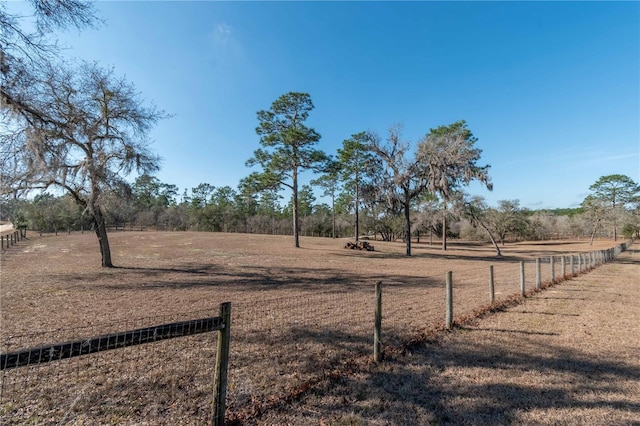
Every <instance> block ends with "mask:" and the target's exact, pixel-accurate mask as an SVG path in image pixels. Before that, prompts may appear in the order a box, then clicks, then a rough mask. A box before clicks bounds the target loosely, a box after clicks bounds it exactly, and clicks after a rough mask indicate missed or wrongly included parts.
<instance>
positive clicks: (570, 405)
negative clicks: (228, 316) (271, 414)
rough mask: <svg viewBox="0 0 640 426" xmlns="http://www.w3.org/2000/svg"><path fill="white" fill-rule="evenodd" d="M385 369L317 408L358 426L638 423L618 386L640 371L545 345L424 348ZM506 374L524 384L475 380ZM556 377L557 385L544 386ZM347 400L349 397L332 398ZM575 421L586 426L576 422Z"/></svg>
mask: <svg viewBox="0 0 640 426" xmlns="http://www.w3.org/2000/svg"><path fill="white" fill-rule="evenodd" d="M494 331H495V330H494ZM505 332H509V333H511V332H512V331H510V330H505ZM387 362H388V364H387V365H384V364H383V365H382V367H380V368H378V369H374V370H373V371H370V374H368V375H367V376H366V378H364V379H360V378H358V376H351V377H343V378H341V380H340V381H337V382H334V383H333V384H331V385H327V386H326V387H325V388H323V389H321V390H319V391H316V392H319V396H318V397H317V400H319V401H327V403H326V405H321V406H315V407H314V408H315V409H316V410H318V411H319V412H322V413H333V416H334V419H337V420H339V419H344V418H347V417H349V416H351V417H353V413H356V418H358V420H359V421H362V423H354V424H366V423H367V422H368V421H373V420H375V421H378V422H382V423H381V424H477V425H480V424H521V423H523V422H525V423H526V422H527V420H523V418H522V415H523V414H524V415H527V413H531V412H535V411H538V410H541V411H544V410H549V412H554V411H557V410H571V412H572V413H576V412H580V410H581V409H589V410H599V413H597V414H595V416H599V415H603V416H605V417H607V418H608V419H610V420H611V421H612V422H613V423H616V419H617V422H618V424H621V423H619V422H620V421H622V422H623V423H625V424H627V423H626V422H629V421H630V420H629V419H633V418H635V419H638V418H640V417H639V416H640V402H638V401H637V400H636V401H634V399H633V398H631V399H629V398H626V399H625V395H627V392H628V389H629V388H628V387H627V388H624V387H622V386H620V385H619V384H620V383H622V382H627V383H629V382H631V383H633V382H634V381H636V382H637V381H638V380H640V369H639V368H635V367H631V366H629V365H625V364H622V363H618V362H615V361H600V360H593V359H590V356H589V355H587V354H581V353H579V352H577V351H567V350H565V349H564V348H561V347H554V346H548V345H544V346H542V345H541V346H540V347H539V348H537V350H536V351H534V352H533V353H531V352H530V351H527V350H522V351H518V350H517V348H511V349H510V350H508V351H507V352H506V353H505V348H504V346H503V345H500V344H492V343H491V342H487V343H485V344H482V345H479V346H474V347H469V346H468V345H465V344H464V342H462V343H455V344H447V345H446V346H444V347H437V346H436V347H434V346H433V345H426V344H425V345H420V346H416V347H413V352H412V353H411V354H409V355H406V356H399V357H398V358H394V359H389V360H387ZM387 362H385V363H387ZM505 370H511V371H513V372H514V374H515V375H516V377H521V375H523V374H526V376H524V377H525V378H524V379H523V380H521V381H518V380H501V379H498V378H497V379H496V380H495V381H493V382H489V383H488V382H487V381H486V380H484V381H483V380H476V379H474V376H476V377H477V375H482V376H487V377H491V376H493V373H492V372H493V371H495V372H496V376H497V377H504V371H505ZM529 374H531V375H529ZM551 376H553V377H554V378H553V379H551V380H549V381H546V380H545V378H546V377H551ZM529 377H530V379H529V380H531V381H528V380H527V378H529ZM558 377H561V380H562V383H558V381H557V380H559V379H558ZM536 380H538V382H536ZM342 392H344V393H345V395H346V396H345V397H342V398H340V397H336V396H335V394H336V393H338V394H340V393H342ZM358 394H362V395H364V397H363V398H362V400H358V398H355V399H354V398H351V397H350V395H351V396H353V395H358ZM335 401H339V403H335ZM295 410H296V408H295V407H294V408H293V409H292V412H295ZM532 415H533V416H535V414H532ZM566 415H567V411H565V412H564V416H565V417H557V418H556V419H555V421H561V422H564V421H567V420H568V417H566ZM582 415H583V416H590V415H593V413H591V414H584V413H582ZM541 416H544V414H541ZM559 416H563V413H562V412H560V414H559ZM542 418H543V417H540V418H539V419H538V420H541V419H542ZM587 418H589V417H583V418H582V420H583V421H584V420H586V419H587ZM593 418H594V417H591V419H593ZM595 418H598V417H595ZM603 418H604V417H603ZM529 421H531V422H533V420H532V419H531V418H529ZM573 421H574V422H575V423H576V424H580V423H581V420H580V419H579V418H574V419H573ZM549 422H550V423H554V420H549ZM543 423H546V422H543ZM628 424H635V423H633V422H631V423H628Z"/></svg>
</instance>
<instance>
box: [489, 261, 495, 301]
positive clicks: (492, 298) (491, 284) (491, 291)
mask: <svg viewBox="0 0 640 426" xmlns="http://www.w3.org/2000/svg"><path fill="white" fill-rule="evenodd" d="M495 301H496V289H495V285H494V281H493V265H490V266H489V303H490V304H492V305H493V304H494V303H495Z"/></svg>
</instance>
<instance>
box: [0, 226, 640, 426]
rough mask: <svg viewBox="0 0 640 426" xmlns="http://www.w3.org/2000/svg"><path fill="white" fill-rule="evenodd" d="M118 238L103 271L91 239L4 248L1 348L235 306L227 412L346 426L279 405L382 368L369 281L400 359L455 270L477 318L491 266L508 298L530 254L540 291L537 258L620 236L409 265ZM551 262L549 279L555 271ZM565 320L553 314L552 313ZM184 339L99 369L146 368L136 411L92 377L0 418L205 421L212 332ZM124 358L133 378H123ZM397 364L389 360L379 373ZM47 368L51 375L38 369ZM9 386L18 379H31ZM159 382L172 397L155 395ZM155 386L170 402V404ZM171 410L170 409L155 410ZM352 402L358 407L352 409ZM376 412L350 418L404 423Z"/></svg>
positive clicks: (380, 257) (386, 337) (233, 238)
mask: <svg viewBox="0 0 640 426" xmlns="http://www.w3.org/2000/svg"><path fill="white" fill-rule="evenodd" d="M110 241H111V244H112V253H113V259H114V263H115V264H116V265H117V266H118V267H117V268H114V269H109V270H104V269H102V268H100V266H99V264H100V258H99V251H98V246H97V241H96V239H95V236H94V235H93V234H88V233H87V234H84V235H79V234H73V235H60V236H57V237H54V236H44V237H36V236H30V240H29V241H24V242H21V243H20V245H18V246H15V247H12V248H11V249H10V250H6V251H5V252H3V253H2V257H1V260H2V265H1V266H2V277H1V278H2V285H1V288H0V297H1V300H0V307H1V309H2V327H1V331H0V337H1V341H2V342H7V343H6V344H5V345H4V348H3V351H6V350H16V349H19V348H22V347H25V346H27V347H30V346H35V345H39V344H44V343H52V340H54V341H60V340H69V339H71V338H78V337H90V335H95V334H102V333H106V332H112V331H118V329H121V328H122V327H123V326H124V325H128V324H133V323H132V321H133V320H134V319H138V318H147V319H148V320H146V321H148V322H149V323H148V324H147V323H145V322H140V321H136V322H135V325H136V326H143V325H152V324H155V323H158V322H163V321H164V319H166V318H183V317H185V316H192V317H193V316H211V315H215V314H216V313H217V306H218V304H219V303H221V302H225V301H230V302H232V318H233V320H232V321H233V326H232V355H231V357H232V358H231V362H232V364H231V369H230V372H229V374H230V376H229V406H228V407H229V417H230V418H231V419H236V420H237V421H238V422H245V423H249V424H253V423H261V422H262V423H265V424H278V423H281V421H279V420H278V418H279V417H278V416H279V415H283V416H284V417H283V419H284V418H289V419H290V420H289V421H290V422H292V423H294V424H309V421H310V420H311V419H316V420H315V421H318V419H321V418H325V419H327V420H328V421H329V420H331V419H333V420H331V421H334V422H338V423H339V424H349V423H340V422H343V421H345V422H349V421H350V419H351V413H349V412H348V411H347V412H344V413H343V414H341V415H338V417H336V416H334V417H331V415H330V412H329V413H327V412H322V413H321V412H319V411H318V412H317V413H320V414H314V413H316V411H317V410H316V409H314V408H313V406H309V405H305V404H303V405H301V406H300V408H301V412H306V413H308V415H307V416H302V417H300V416H296V415H294V416H291V413H289V414H286V409H285V408H286V407H287V406H289V405H291V404H292V403H294V402H295V401H311V400H312V399H308V398H309V395H310V394H314V392H316V390H314V389H319V390H322V389H325V388H326V387H327V386H329V384H330V383H333V382H334V381H336V380H337V381H338V383H339V381H340V380H345V379H349V378H351V377H357V376H358V375H362V374H370V372H371V370H376V369H379V367H375V366H373V365H371V364H370V362H369V360H370V355H371V350H372V342H371V340H372V338H371V336H372V333H373V328H372V323H373V284H374V283H375V282H376V281H382V282H383V283H384V284H383V285H384V290H383V312H384V314H383V315H384V319H383V342H384V343H385V345H386V347H388V348H391V349H388V350H386V352H387V353H386V354H387V357H398V356H405V355H400V354H401V352H398V351H397V350H395V351H394V350H392V348H402V347H406V346H403V344H404V343H406V342H409V341H412V340H415V339H417V338H420V336H424V335H428V334H429V333H430V332H431V331H433V330H435V329H437V328H438V327H439V324H440V323H441V322H442V320H443V318H444V300H443V297H444V296H443V295H444V280H445V274H446V272H447V271H449V270H451V271H454V281H455V284H454V285H455V291H456V295H457V298H456V304H455V306H454V308H455V312H456V315H460V314H462V315H468V314H471V313H472V312H473V311H474V310H477V309H478V308H481V307H483V306H486V305H487V304H488V296H487V291H486V287H487V285H486V283H487V273H488V267H489V265H494V267H495V272H496V297H497V298H498V299H499V300H504V299H507V298H509V297H511V296H513V295H514V294H516V293H518V288H519V287H518V280H519V276H518V273H519V269H518V268H519V267H518V263H517V261H519V260H525V261H527V270H526V271H527V273H526V275H527V284H528V288H531V287H532V282H533V276H534V273H533V266H534V264H533V259H535V258H536V257H544V256H551V255H554V256H560V255H567V254H575V253H579V252H587V251H590V250H595V249H598V248H609V247H611V246H612V245H613V244H612V243H611V242H609V241H605V242H596V243H595V244H594V246H589V245H588V244H587V242H584V241H582V242H579V241H562V242H541V243H534V244H508V245H507V246H506V247H505V248H504V250H503V253H504V254H505V256H504V257H503V258H500V259H498V258H495V257H494V252H493V250H492V248H491V247H490V246H489V245H484V244H461V243H453V244H451V245H450V249H449V250H447V252H446V253H444V252H442V251H441V250H440V249H439V246H433V247H429V246H428V245H425V244H415V245H414V256H412V257H411V258H407V257H406V256H404V255H403V253H404V245H403V244H401V243H382V242H379V241H373V242H372V243H373V244H374V245H375V246H376V251H375V252H360V251H352V250H345V249H343V248H342V245H343V244H344V241H341V240H331V239H314V238H302V240H301V243H302V246H303V247H302V248H300V249H295V248H293V247H292V245H293V244H292V238H291V237H285V236H264V235H244V234H211V233H153V232H131V233H129V232H127V233H113V234H110ZM636 266H637V265H636ZM548 267H549V265H546V266H545V272H544V273H545V274H547V275H546V279H545V280H549V279H550V276H549V275H548V270H547V268H548ZM559 275H560V273H559V272H558V273H557V275H556V277H559ZM543 278H544V277H543ZM545 318H546V317H545ZM556 320H557V318H556V317H551V316H550V317H549V321H550V322H553V321H556ZM141 321H144V320H141ZM189 339H190V340H185V341H188V342H190V343H188V344H186V343H184V344H181V348H182V350H183V352H180V353H177V352H175V351H173V350H171V349H161V347H160V346H158V347H157V348H155V349H152V350H140V349H136V350H135V351H129V352H130V353H129V355H130V357H125V358H124V362H123V361H121V360H120V361H113V360H102V361H101V362H100V363H98V364H100V365H99V366H98V368H103V369H106V370H107V371H109V373H102V374H104V375H106V376H108V377H110V378H111V377H113V376H114V375H117V376H119V377H121V378H122V381H121V382H118V383H111V382H110V383H107V384H106V385H104V384H100V385H101V386H103V387H102V388H101V389H100V391H101V392H102V394H104V388H114V389H122V388H127V389H129V388H130V387H131V386H132V384H131V383H129V382H130V381H131V380H134V379H135V380H134V381H137V382H136V383H138V382H140V380H141V379H140V376H141V375H144V376H145V377H146V379H145V381H144V386H140V387H141V388H143V389H146V390H148V392H147V394H150V395H151V396H149V395H147V396H146V398H151V399H152V401H153V402H154V403H153V404H149V403H148V400H146V401H147V402H145V400H144V399H143V397H142V396H140V395H137V394H136V396H135V398H134V397H132V396H131V395H129V396H128V397H127V400H128V401H127V402H128V403H129V404H130V407H129V408H126V407H124V408H123V407H122V405H123V403H122V400H118V399H117V398H115V397H114V399H113V400H111V398H106V399H107V401H105V400H102V401H100V403H99V404H98V405H100V407H101V408H100V409H96V407H95V405H96V404H95V397H89V396H87V395H88V391H86V389H87V388H91V387H92V386H95V385H91V386H89V385H85V386H84V387H83V392H84V393H79V392H78V391H77V390H74V391H72V390H70V391H69V393H70V394H71V395H69V396H67V395H65V392H62V394H61V395H58V396H59V398H53V399H51V398H49V400H48V401H46V404H48V405H46V404H45V402H42V404H45V405H46V406H45V405H37V404H40V402H37V403H36V402H34V403H33V404H34V406H31V407H20V408H19V409H17V408H16V409H15V410H14V409H12V411H11V413H9V412H6V413H5V412H0V414H2V415H3V416H4V417H5V419H14V420H15V418H17V417H15V418H14V417H12V416H17V414H16V412H18V411H20V413H21V414H20V415H21V416H22V417H21V418H22V419H24V418H30V417H29V416H33V415H35V413H39V415H41V416H42V413H48V412H50V413H51V415H50V417H47V416H44V417H40V418H38V421H42V422H45V423H47V422H48V421H49V420H51V421H52V422H53V421H54V420H53V419H55V418H56V416H58V417H57V418H58V421H59V419H60V414H59V413H58V414H56V409H59V407H58V408H57V406H59V405H63V406H69V405H70V404H72V406H73V407H74V411H73V412H72V413H69V412H64V411H63V413H64V416H65V418H67V419H74V418H75V419H76V423H79V424H82V423H83V422H85V423H86V424H91V423H92V422H94V423H95V421H101V422H115V423H122V422H127V421H128V422H132V423H136V424H140V423H145V422H146V423H148V424H157V423H162V422H164V421H166V422H172V421H171V419H173V422H174V423H175V422H176V421H178V422H183V423H184V424H194V423H195V424H199V423H204V422H205V420H206V415H207V414H206V413H207V410H208V408H209V404H210V400H209V399H208V397H209V395H208V393H207V386H208V385H209V383H208V382H207V380H208V379H207V377H208V375H212V363H211V366H210V367H206V366H205V367H202V365H201V364H203V363H206V362H207V358H206V357H210V356H211V352H212V351H213V348H214V344H215V342H213V341H212V339H211V338H210V337H198V338H189ZM389 345H391V346H389ZM150 346H152V345H150ZM162 347H164V346H162ZM203 348H204V349H203ZM203 353H204V355H203ZM158 354H165V356H166V357H168V358H167V359H166V360H165V361H157V359H156V360H155V361H154V362H152V363H151V364H153V365H158V364H162V366H163V369H161V370H159V371H160V372H161V373H162V376H163V377H164V378H163V377H161V376H159V375H157V374H158V373H157V372H156V371H155V370H152V369H150V368H149V369H146V367H145V365H147V364H149V363H148V360H147V359H148V358H150V357H151V358H153V357H155V358H157V357H158ZM118 356H120V355H118ZM203 357H204V358H203ZM82 358H85V357H81V359H82ZM176 358H177V359H176ZM87 359H89V358H87ZM83 362H85V363H86V365H85V364H81V363H83ZM145 363H146V364H145ZM90 364H92V362H91V361H90V360H87V361H85V360H81V361H78V364H74V366H72V367H70V370H71V371H73V375H74V376H75V379H76V381H81V380H80V379H82V380H85V379H84V378H83V377H81V376H83V372H85V370H86V368H88V367H87V365H90ZM93 364H96V363H95V362H94V363H93ZM169 364H180V367H179V368H178V369H177V370H176V371H175V372H172V373H167V370H164V368H166V366H167V365H169ZM116 365H117V366H118V368H124V372H123V373H117V372H116V371H115V366H116ZM197 365H200V369H202V370H204V371H201V372H198V373H197V374H196V373H194V372H193V371H192V368H196V366H197ZM385 365H386V364H385ZM47 368H48V367H47ZM52 368H55V367H52ZM388 368H392V367H391V364H389V366H388V367H382V368H381V369H379V372H380V371H384V370H385V369H388ZM41 369H42V367H41ZM146 370H149V371H147V372H146V373H145V371H146ZM16 371H17V370H16ZM171 371H173V370H171ZM12 374H16V375H18V374H22V373H12ZM51 374H53V377H54V378H55V380H54V381H55V382H56V383H58V384H59V383H60V381H66V380H70V379H67V378H65V377H66V376H65V373H64V372H62V373H61V372H60V371H57V370H56V372H54V373H51ZM167 374H170V375H176V376H183V377H184V378H185V379H184V380H183V382H180V380H179V377H178V378H176V379H175V380H174V379H172V380H171V381H170V382H171V383H166V382H167V379H166V377H165V376H166V375H167ZM39 375H40V376H46V375H44V374H42V370H39ZM96 375H99V374H97V373H96ZM12 380H13V381H12V382H11V383H23V382H24V381H25V380H26V379H24V378H20V379H16V380H14V379H12ZM86 380H89V379H86ZM127 380H129V382H127ZM102 381H103V382H106V381H107V380H102ZM185 381H186V383H185ZM83 383H84V382H83ZM531 385H532V386H535V384H531ZM158 387H162V388H163V389H169V391H167V392H165V393H162V392H160V390H159V389H158ZM29 389H30V388H29V387H28V386H27V385H24V386H23V385H15V386H14V387H13V388H11V389H9V391H7V392H8V393H9V392H12V391H15V392H23V393H25V395H26V394H28V393H29V392H30V390H29ZM45 389H46V387H45ZM325 390H326V389H325ZM363 392H364V391H363ZM8 393H7V394H8ZM58 393H59V394H60V392H58ZM330 393H331V392H329V394H330ZM160 394H162V395H165V394H166V395H168V396H167V397H166V398H167V401H165V400H164V397H162V398H161V397H159V396H158V395H160ZM319 395H320V394H319ZM3 397H4V394H3ZM425 397H426V396H425ZM65 398H67V399H69V398H70V399H71V401H72V403H71V402H67V400H65ZM92 398H93V399H92ZM138 398H142V399H140V401H138ZM171 398H173V399H171ZM319 398H320V396H319ZM349 398H351V397H348V398H347V399H349ZM358 398H361V397H356V400H358ZM362 398H364V399H362ZM362 398H361V400H366V397H364V396H363V397H362ZM37 399H38V398H37V396H36V395H34V400H37ZM103 399H104V398H103ZM160 401H161V402H160ZM163 404H164V405H167V406H168V408H166V407H165V408H162V407H160V406H161V405H163ZM321 405H322V404H321ZM294 406H295V405H294ZM110 407H111V408H110ZM115 407H117V408H118V409H117V410H116V409H115ZM185 407H186V409H185ZM346 407H348V405H346ZM381 407H384V404H382V406H381ZM379 408H380V407H378V408H376V409H379ZM353 409H354V412H356V411H357V410H356V406H354V408H353ZM338 411H339V410H338ZM364 411H366V410H364ZM371 413H373V416H368V415H366V413H365V414H364V415H363V414H362V413H356V414H354V416H353V420H354V421H356V422H358V421H361V420H362V419H367V421H368V422H369V421H373V420H372V419H375V418H379V419H380V422H379V424H393V423H394V422H395V420H394V417H393V416H392V414H393V413H391V412H390V413H389V415H390V416H391V417H389V416H385V415H382V414H381V413H380V412H378V414H379V415H376V414H375V413H376V412H375V411H373V412H371ZM425 415H426V414H425ZM172 416H173V417H172ZM358 416H359V417H358ZM385 418H386V419H387V420H384V419H385ZM160 419H163V420H162V421H161V420H160ZM418 419H422V420H426V419H429V417H428V416H427V417H419V418H418ZM32 420H33V418H32ZM356 424H357V423H356ZM374 424H375V423H374Z"/></svg>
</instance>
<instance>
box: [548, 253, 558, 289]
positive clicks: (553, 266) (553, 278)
mask: <svg viewBox="0 0 640 426" xmlns="http://www.w3.org/2000/svg"><path fill="white" fill-rule="evenodd" d="M555 261H556V259H555V257H553V256H551V257H550V261H549V262H550V264H551V284H555V283H556V264H555Z"/></svg>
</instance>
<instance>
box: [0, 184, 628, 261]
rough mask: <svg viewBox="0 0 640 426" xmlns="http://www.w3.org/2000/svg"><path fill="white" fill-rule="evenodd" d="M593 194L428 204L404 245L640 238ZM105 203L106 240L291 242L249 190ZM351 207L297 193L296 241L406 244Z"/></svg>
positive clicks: (38, 199) (46, 209) (390, 220)
mask: <svg viewBox="0 0 640 426" xmlns="http://www.w3.org/2000/svg"><path fill="white" fill-rule="evenodd" d="M603 178H606V177H603ZM603 178H601V179H599V182H600V181H602V180H603ZM592 192H593V193H592V194H590V195H588V196H587V198H586V200H585V202H584V203H583V205H582V206H581V207H577V208H564V209H554V210H529V209H527V208H524V207H521V206H520V202H519V200H501V201H498V203H497V204H496V205H495V206H488V205H487V204H486V203H485V202H484V201H483V200H481V199H479V198H478V197H476V198H475V199H473V200H470V199H469V198H467V199H466V200H464V199H463V200H461V201H462V202H456V203H454V204H452V205H451V206H450V207H449V208H448V209H447V211H446V213H445V211H444V209H443V208H442V206H441V204H440V203H439V202H438V200H437V199H435V198H434V197H430V196H427V197H424V198H422V199H420V200H417V201H416V202H415V203H413V204H412V206H411V209H410V221H411V238H412V241H413V242H420V243H429V244H439V245H440V244H441V242H440V241H438V240H439V238H440V237H441V235H442V226H443V225H442V224H443V221H442V219H441V218H442V215H443V214H447V215H448V217H449V220H448V221H447V222H446V223H447V225H446V226H447V228H446V233H447V235H448V236H449V237H450V238H451V237H452V238H461V239H465V240H475V241H487V240H489V241H490V240H493V241H494V242H495V245H496V246H497V252H499V249H500V247H501V246H504V244H505V243H508V242H514V241H523V240H552V239H565V238H583V239H593V238H612V239H613V238H618V236H619V235H623V236H624V238H631V237H635V238H640V203H639V202H638V200H637V199H636V200H635V201H634V200H632V201H630V202H624V201H623V206H620V204H619V203H620V201H616V204H617V205H616V206H615V208H614V206H613V199H612V197H611V198H600V201H599V202H598V203H597V204H596V207H595V208H594V207H593V205H594V199H593V198H594V197H595V196H596V194H595V192H594V191H592ZM610 195H612V194H610ZM618 196H619V194H618V193H616V197H618ZM104 197H105V198H104V203H103V205H104V207H105V221H106V224H107V226H108V227H109V228H110V229H112V230H118V229H120V230H163V231H204V232H239V233H258V234H271V235H292V229H291V216H292V210H293V206H292V200H291V199H289V202H288V203H283V200H282V195H281V194H278V193H277V192H275V191H270V192H268V191H262V192H260V193H255V192H254V193H252V192H250V191H249V190H248V188H247V187H246V186H239V187H238V188H231V187H229V186H222V187H216V186H214V185H211V184H208V183H201V184H199V185H198V186H196V187H194V188H191V189H190V190H184V191H182V192H181V191H179V188H178V187H177V186H175V185H172V184H167V183H163V182H161V181H159V180H158V179H157V178H156V177H154V176H150V175H142V176H140V177H138V178H137V179H136V180H135V182H134V183H133V185H132V186H131V191H130V192H127V193H118V192H110V193H107V194H105V196H104ZM353 200H354V196H353V194H352V193H349V192H348V191H342V190H341V191H338V192H336V193H334V196H333V197H332V198H330V199H329V201H330V202H329V203H327V202H318V200H317V199H316V197H315V196H314V192H313V189H312V187H311V186H309V185H303V186H302V187H301V189H300V191H299V214H300V224H299V226H300V234H301V235H303V236H314V237H327V238H332V237H333V238H346V237H353V236H354V229H356V218H357V221H358V226H357V228H358V233H359V234H360V235H361V236H364V237H365V238H370V239H374V238H375V239H380V240H386V241H395V240H403V239H404V238H405V234H404V232H405V229H404V221H403V215H401V214H398V213H397V212H396V213H394V212H393V211H389V210H387V209H386V206H384V205H375V203H372V202H370V201H364V202H363V203H362V206H361V207H360V209H359V211H358V213H357V216H356V211H355V204H354V202H353ZM363 200H366V197H364V198H363ZM607 200H609V201H607ZM469 201H472V203H469ZM0 202H1V205H0V211H2V212H3V219H4V220H11V221H12V222H13V223H14V225H15V226H16V227H22V228H29V229H31V230H34V231H39V232H47V233H53V232H70V231H80V230H87V231H89V230H91V227H92V226H93V223H92V220H91V217H90V216H89V215H88V214H87V213H86V212H84V210H83V209H82V208H81V207H79V206H78V205H77V203H75V201H74V200H73V198H72V197H71V196H70V195H68V194H66V195H59V196H54V195H52V194H50V193H46V192H45V193H43V194H38V195H36V196H35V197H34V198H32V199H23V198H20V199H15V198H6V197H5V198H2V200H1V201H0ZM609 204H610V208H608V207H609ZM381 212H382V213H381Z"/></svg>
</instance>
